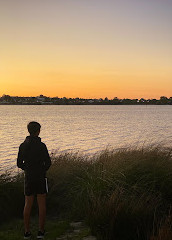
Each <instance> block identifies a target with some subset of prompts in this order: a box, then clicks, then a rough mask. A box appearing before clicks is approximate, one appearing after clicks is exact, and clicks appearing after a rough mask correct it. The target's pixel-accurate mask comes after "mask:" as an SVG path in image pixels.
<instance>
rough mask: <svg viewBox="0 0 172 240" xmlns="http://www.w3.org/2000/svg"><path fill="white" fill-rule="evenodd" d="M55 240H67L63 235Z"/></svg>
mask: <svg viewBox="0 0 172 240" xmlns="http://www.w3.org/2000/svg"><path fill="white" fill-rule="evenodd" d="M56 240H67V236H66V235H64V236H61V237H58V238H56Z"/></svg>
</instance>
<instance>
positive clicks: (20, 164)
mask: <svg viewBox="0 0 172 240" xmlns="http://www.w3.org/2000/svg"><path fill="white" fill-rule="evenodd" d="M23 159H24V156H23V151H22V148H21V145H20V147H19V151H18V157H17V167H18V168H21V169H22V170H24V168H25V164H24V160H23Z"/></svg>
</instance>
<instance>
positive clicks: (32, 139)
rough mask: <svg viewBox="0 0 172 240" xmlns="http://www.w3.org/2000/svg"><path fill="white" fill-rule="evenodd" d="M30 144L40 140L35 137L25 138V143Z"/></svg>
mask: <svg viewBox="0 0 172 240" xmlns="http://www.w3.org/2000/svg"><path fill="white" fill-rule="evenodd" d="M31 142H41V138H40V137H37V136H27V137H26V139H25V143H31Z"/></svg>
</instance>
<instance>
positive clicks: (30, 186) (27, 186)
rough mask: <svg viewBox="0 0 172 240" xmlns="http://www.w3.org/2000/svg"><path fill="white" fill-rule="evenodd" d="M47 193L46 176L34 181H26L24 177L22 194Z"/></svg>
mask: <svg viewBox="0 0 172 240" xmlns="http://www.w3.org/2000/svg"><path fill="white" fill-rule="evenodd" d="M45 193H48V183H47V178H44V179H41V180H35V181H28V180H26V179H25V182H24V194H25V195H26V196H31V195H36V194H45Z"/></svg>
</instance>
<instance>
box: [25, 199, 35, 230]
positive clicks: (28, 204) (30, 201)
mask: <svg viewBox="0 0 172 240" xmlns="http://www.w3.org/2000/svg"><path fill="white" fill-rule="evenodd" d="M33 201H34V195H31V196H25V206H24V211H23V216H24V228H25V232H30V214H31V210H32V205H33Z"/></svg>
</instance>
